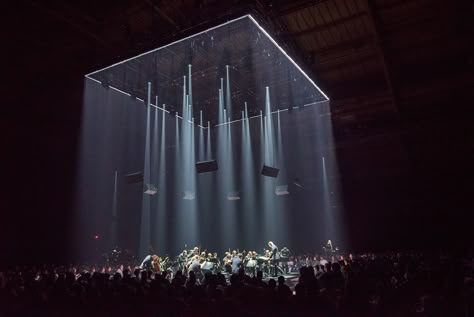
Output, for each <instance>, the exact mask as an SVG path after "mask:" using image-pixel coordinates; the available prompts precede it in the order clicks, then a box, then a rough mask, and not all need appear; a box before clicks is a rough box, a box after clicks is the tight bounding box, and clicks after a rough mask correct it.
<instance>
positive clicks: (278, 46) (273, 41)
mask: <svg viewBox="0 0 474 317" xmlns="http://www.w3.org/2000/svg"><path fill="white" fill-rule="evenodd" d="M247 16H248V17H249V18H250V20H252V21H253V22H254V23H255V24H256V25H257V26H258V28H259V29H260V30H261V31H262V32H263V34H265V35H266V36H267V37H268V38H269V39H270V41H271V42H272V43H273V44H275V46H276V47H277V48H278V49H279V50H280V51H281V52H282V53H283V54H284V55H285V56H286V57H287V58H288V59H289V60H290V62H291V63H293V65H295V67H296V68H297V69H298V70H299V71H300V72H301V73H302V74H303V76H305V77H306V79H308V80H309V81H310V82H311V83H312V84H313V86H314V87H316V89H317V90H318V91H319V92H320V93H321V94H322V95H323V96H324V97H325V98H326V99H327V100H329V97H328V96H326V94H325V93H324V92H322V90H321V89H319V87H318V86H317V85H316V84H315V83H314V81H313V80H312V79H311V78H309V76H308V75H307V74H306V73H305V72H304V71H303V70H302V69H301V67H299V66H298V64H296V63H295V61H294V60H293V59H292V58H291V57H290V56H289V55H288V54H287V53H286V52H285V51H284V50H283V48H281V47H280V45H278V43H277V42H276V41H275V40H274V39H273V38H272V37H271V36H270V34H268V33H267V31H265V29H264V28H262V27H261V26H260V24H258V22H257V21H256V20H255V19H254V18H253V17H252V16H251V15H250V14H249V15H247Z"/></svg>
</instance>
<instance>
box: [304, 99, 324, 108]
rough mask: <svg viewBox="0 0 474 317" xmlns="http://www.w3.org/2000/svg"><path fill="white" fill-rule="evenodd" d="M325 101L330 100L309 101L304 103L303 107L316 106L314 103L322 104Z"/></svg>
mask: <svg viewBox="0 0 474 317" xmlns="http://www.w3.org/2000/svg"><path fill="white" fill-rule="evenodd" d="M325 102H328V100H323V101H316V102H312V103H307V104H305V105H303V107H309V106H314V105H317V104H320V103H325Z"/></svg>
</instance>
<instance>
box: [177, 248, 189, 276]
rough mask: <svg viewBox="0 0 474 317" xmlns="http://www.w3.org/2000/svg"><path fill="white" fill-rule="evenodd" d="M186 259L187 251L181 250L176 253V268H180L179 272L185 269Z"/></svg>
mask: <svg viewBox="0 0 474 317" xmlns="http://www.w3.org/2000/svg"><path fill="white" fill-rule="evenodd" d="M187 260H188V251H187V250H183V252H181V254H180V255H178V269H179V270H181V272H183V273H184V272H185V271H186V263H187Z"/></svg>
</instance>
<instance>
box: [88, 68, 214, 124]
mask: <svg viewBox="0 0 474 317" xmlns="http://www.w3.org/2000/svg"><path fill="white" fill-rule="evenodd" d="M86 77H87V76H86ZM87 79H91V80H93V81H95V82H97V83H99V84H102V83H101V82H100V81H98V80H96V79H94V78H90V77H87ZM109 87H110V89H113V90H115V91H117V92H119V93H121V94H124V95H126V96H128V97H131V95H130V94H129V93H126V92H125V91H122V90H120V89H118V88H115V87H114V86H109ZM136 99H137V100H140V101H141V102H144V100H143V99H141V98H136ZM150 106H151V107H154V108H156V109H158V110H161V111H163V112H166V113H170V111H169V110H166V109H164V108H161V107H157V106H156V105H154V104H152V103H150ZM177 117H178V118H180V119H181V120H183V117H180V116H177ZM188 122H189V123H192V122H191V121H188ZM197 126H198V127H200V128H201V129H208V128H207V127H203V126H201V125H199V124H198V125H197Z"/></svg>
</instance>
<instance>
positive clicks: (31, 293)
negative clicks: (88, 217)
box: [0, 253, 474, 317]
mask: <svg viewBox="0 0 474 317" xmlns="http://www.w3.org/2000/svg"><path fill="white" fill-rule="evenodd" d="M304 259H305V263H306V264H307V265H306V266H301V267H300V268H299V275H298V282H297V283H296V284H294V283H292V284H290V285H288V283H289V282H288V281H286V280H285V277H284V276H279V277H278V279H277V281H275V280H274V279H263V275H262V272H258V273H257V275H256V276H255V277H250V276H248V275H246V274H245V273H244V271H243V270H242V269H240V270H238V271H237V272H235V273H233V274H232V275H230V276H228V281H227V279H226V276H225V275H224V274H221V273H217V274H212V273H210V272H206V273H205V274H204V276H202V277H200V276H199V274H198V273H196V272H194V271H191V272H190V273H189V276H185V275H184V274H183V273H182V272H180V271H178V272H176V274H174V276H171V274H169V273H166V274H159V273H156V274H155V273H153V272H151V271H146V270H140V269H134V270H133V269H132V268H131V267H124V266H123V265H120V266H119V267H117V268H114V269H112V268H111V267H107V268H105V267H104V268H101V269H98V268H95V267H73V266H69V267H64V266H46V265H45V266H41V267H23V268H14V269H10V270H4V272H0V316H227V317H230V316H259V317H260V316H404V317H406V316H466V317H468V316H473V315H474V314H473V313H474V310H473V304H472V303H473V302H474V297H473V294H474V279H473V272H474V263H473V258H472V255H466V256H464V257H463V258H461V257H450V256H447V255H436V256H435V255H433V254H415V253H404V254H402V253H387V254H365V255H359V256H352V255H351V256H350V257H349V258H347V259H343V258H341V259H340V260H339V261H336V260H333V259H330V261H327V260H325V259H324V261H322V260H321V259H320V260H318V259H314V260H311V261H308V259H307V258H306V257H304ZM311 259H313V258H311ZM290 286H291V288H294V291H293V290H292V289H291V288H290Z"/></svg>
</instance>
